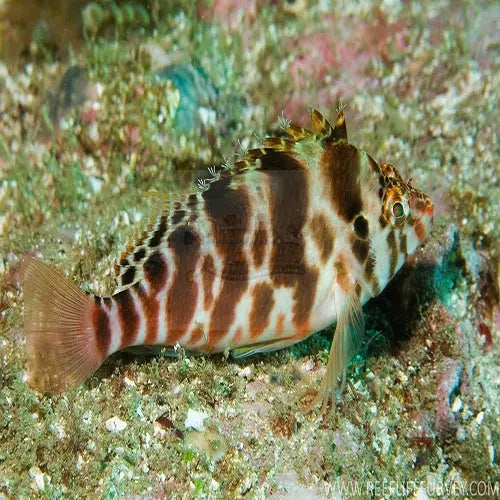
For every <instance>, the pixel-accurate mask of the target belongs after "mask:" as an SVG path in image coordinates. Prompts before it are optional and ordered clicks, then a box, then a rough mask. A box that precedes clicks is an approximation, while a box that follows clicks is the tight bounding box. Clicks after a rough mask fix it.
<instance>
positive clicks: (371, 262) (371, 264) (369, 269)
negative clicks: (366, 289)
mask: <svg viewBox="0 0 500 500" xmlns="http://www.w3.org/2000/svg"><path fill="white" fill-rule="evenodd" d="M375 265H376V260H375V257H374V255H373V254H372V253H371V252H368V258H367V260H366V263H365V277H366V281H367V282H368V283H369V284H370V285H371V287H372V292H373V295H374V296H375V295H378V294H379V293H380V284H379V281H378V277H377V275H376V274H375V272H374V271H375Z"/></svg>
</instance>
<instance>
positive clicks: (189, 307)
mask: <svg viewBox="0 0 500 500" xmlns="http://www.w3.org/2000/svg"><path fill="white" fill-rule="evenodd" d="M168 246H169V248H170V249H171V250H172V253H173V257H174V263H175V264H174V270H175V272H174V276H173V277H172V284H171V285H170V288H169V290H168V294H167V310H166V319H167V329H168V330H167V341H168V344H170V345H173V344H175V343H176V342H177V341H178V340H179V339H180V338H181V337H182V336H183V335H184V334H185V333H186V331H187V329H188V327H189V323H190V322H191V320H192V318H193V316H194V313H195V311H196V301H197V298H198V285H197V284H196V281H195V279H194V272H195V270H196V264H197V262H198V258H199V255H200V238H199V236H198V235H197V234H196V233H194V232H193V231H192V230H191V229H189V228H187V227H185V226H178V227H177V228H176V229H175V230H174V231H172V233H171V234H170V235H169V237H168Z"/></svg>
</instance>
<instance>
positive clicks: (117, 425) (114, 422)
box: [106, 417, 127, 432]
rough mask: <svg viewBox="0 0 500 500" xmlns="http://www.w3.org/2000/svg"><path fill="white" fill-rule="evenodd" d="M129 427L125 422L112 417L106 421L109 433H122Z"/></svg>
mask: <svg viewBox="0 0 500 500" xmlns="http://www.w3.org/2000/svg"><path fill="white" fill-rule="evenodd" d="M126 427H127V422H124V421H123V420H121V419H120V418H119V417H111V418H108V420H106V429H108V431H109V432H121V431H123V430H124V429H125V428H126Z"/></svg>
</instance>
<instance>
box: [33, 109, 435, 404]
mask: <svg viewBox="0 0 500 500" xmlns="http://www.w3.org/2000/svg"><path fill="white" fill-rule="evenodd" d="M312 122H313V126H314V131H310V130H307V129H304V128H301V127H298V126H295V125H288V126H287V127H286V132H287V134H288V138H269V139H266V140H265V141H264V144H263V147H261V148H258V149H254V150H251V151H249V152H248V153H247V154H246V155H245V157H244V158H243V159H241V160H240V161H238V162H237V163H236V164H235V165H234V167H233V168H232V169H222V170H220V171H217V172H216V171H214V172H212V174H213V176H212V178H211V179H209V180H206V181H202V182H201V184H200V187H201V189H200V190H198V192H196V193H194V194H191V195H187V196H184V197H180V198H178V199H176V200H175V201H169V199H167V198H165V200H164V201H162V199H161V198H160V200H159V203H160V209H159V212H158V215H157V216H156V218H155V219H154V220H153V221H152V223H151V225H150V227H149V228H148V231H146V232H145V233H143V235H142V236H141V237H140V238H138V239H137V241H136V242H135V245H134V246H133V247H129V248H128V249H127V251H126V252H124V254H122V256H121V258H120V260H119V263H118V265H117V277H118V278H117V279H118V282H119V284H120V286H121V291H119V292H118V293H117V294H115V295H113V296H112V297H105V298H101V297H94V296H90V295H88V294H85V293H84V292H82V291H80V290H79V289H78V288H77V287H76V286H75V285H74V284H72V283H70V282H69V281H68V280H66V278H63V277H62V276H61V275H60V274H59V273H57V272H56V271H55V270H53V269H51V268H50V267H48V266H46V265H44V264H42V263H41V262H39V261H38V260H35V259H27V260H26V261H25V263H24V265H23V282H24V291H25V301H26V312H25V331H26V335H27V345H28V353H29V381H30V383H31V385H32V386H33V387H35V388H36V389H38V390H41V391H43V392H62V391H64V390H66V389H68V388H70V387H72V386H74V385H76V384H78V383H80V382H82V381H83V380H85V379H86V378H87V377H88V376H89V375H90V374H91V373H92V372H93V371H95V370H96V369H97V368H98V367H99V366H100V364H101V363H102V361H103V360H104V359H105V358H106V357H108V356H109V355H110V354H112V353H113V352H116V351H118V350H120V349H123V348H127V347H130V346H137V345H162V346H175V345H180V346H182V347H183V348H185V349H186V350H188V351H194V352H201V353H213V352H222V351H227V350H230V351H232V352H233V354H234V355H235V356H236V357H242V356H247V355H249V354H252V353H255V352H265V351H271V350H275V349H279V348H283V347H286V346H288V345H291V344H294V343H296V342H299V341H301V340H303V339H305V338H307V337H308V336H309V335H311V334H312V333H314V332H316V331H319V330H321V329H323V328H325V327H326V326H328V325H330V324H331V323H333V322H336V323H337V326H336V330H335V334H334V339H333V342H332V347H331V352H330V357H329V362H328V367H327V375H326V376H325V378H324V380H323V384H322V388H321V390H320V391H319V394H318V398H317V401H316V402H322V403H323V408H325V407H326V404H327V402H328V400H329V399H330V397H331V394H332V392H333V391H331V389H333V388H335V387H336V385H337V384H338V380H339V379H340V380H342V383H344V382H345V377H346V367H347V364H348V362H349V361H350V359H351V358H352V357H353V355H354V354H355V353H356V351H357V349H358V347H359V344H360V342H361V340H362V334H363V330H364V320H363V313H362V310H361V307H362V305H363V304H364V303H365V302H366V301H368V300H369V299H370V298H371V297H374V296H376V295H378V294H379V293H380V292H381V290H383V289H384V287H385V286H386V284H387V283H388V282H389V281H390V280H391V279H392V277H393V276H394V275H395V273H396V272H397V270H398V269H399V268H400V267H401V266H402V264H403V263H404V261H405V260H406V258H407V256H408V255H409V254H411V253H413V252H414V251H415V250H416V248H417V247H418V245H419V243H420V242H421V241H422V239H423V238H424V236H425V235H426V234H427V233H428V231H429V229H430V226H431V222H432V217H433V204H432V201H431V200H430V199H429V198H428V197H427V196H426V195H425V194H423V193H422V192H421V191H418V190H417V189H415V188H414V187H413V186H411V185H410V183H406V182H404V181H403V179H402V178H401V176H400V174H399V173H398V171H397V169H396V168H395V167H394V166H392V165H390V164H387V163H383V164H379V163H377V162H376V161H375V160H374V159H373V158H372V157H371V156H370V155H369V154H368V153H366V152H364V151H362V150H360V149H358V148H356V147H354V146H353V145H351V144H349V142H348V140H347V131H346V124H345V119H344V115H343V113H342V112H340V113H339V114H338V117H337V121H336V124H335V126H334V127H332V126H331V125H330V124H329V123H328V121H327V120H326V119H325V118H324V117H323V116H322V115H321V114H320V113H319V112H318V111H316V110H313V111H312Z"/></svg>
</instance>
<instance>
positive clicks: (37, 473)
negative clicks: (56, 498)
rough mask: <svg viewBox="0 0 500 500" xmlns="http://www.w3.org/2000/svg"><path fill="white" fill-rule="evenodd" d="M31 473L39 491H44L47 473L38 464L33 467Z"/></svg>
mask: <svg viewBox="0 0 500 500" xmlns="http://www.w3.org/2000/svg"><path fill="white" fill-rule="evenodd" d="M29 474H30V477H31V479H33V483H34V485H35V489H36V490H37V491H38V492H42V491H43V490H44V489H45V477H44V476H45V474H44V473H43V472H42V471H41V470H40V468H39V467H36V466H33V467H31V469H30V470H29Z"/></svg>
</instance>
